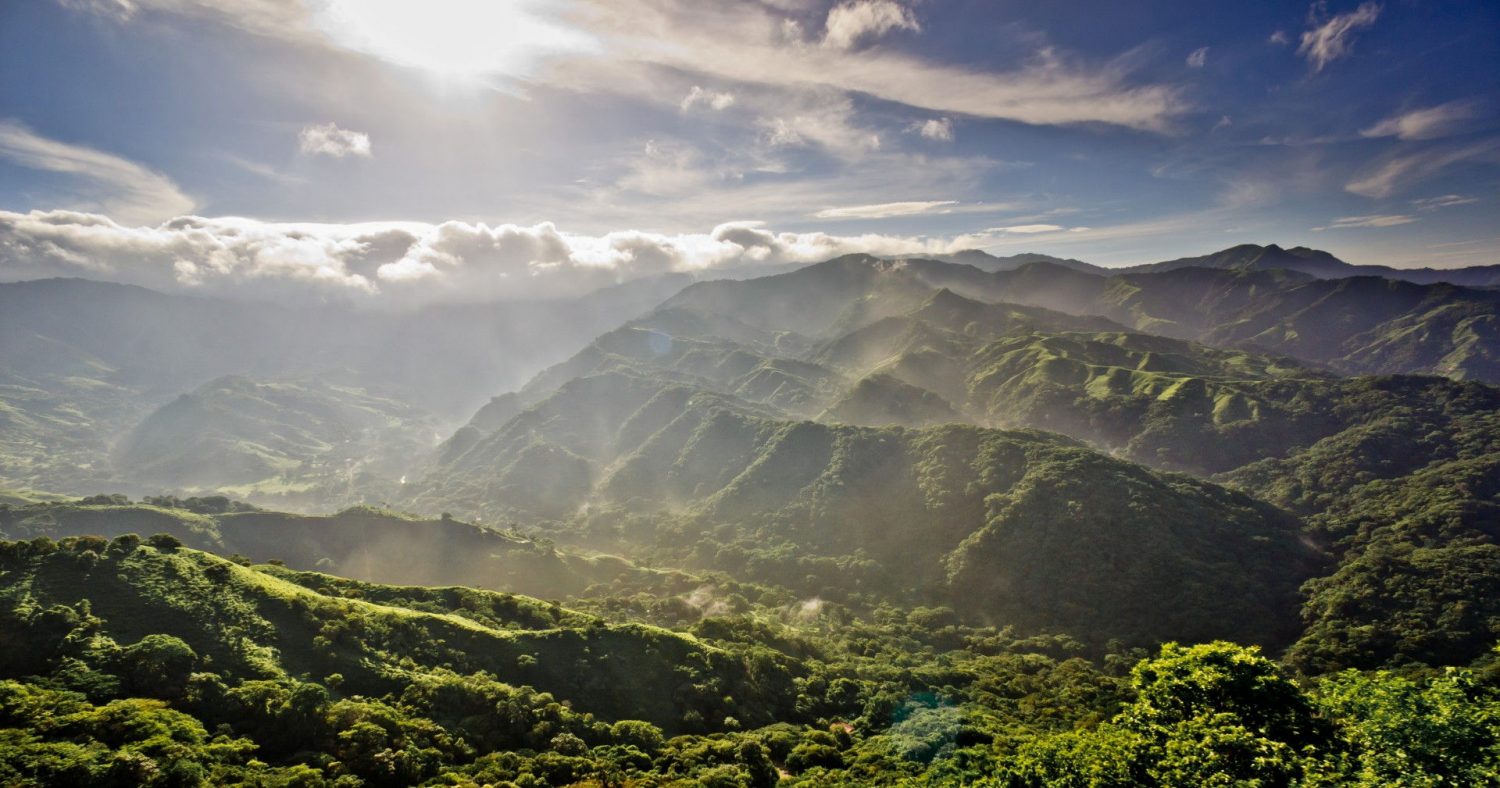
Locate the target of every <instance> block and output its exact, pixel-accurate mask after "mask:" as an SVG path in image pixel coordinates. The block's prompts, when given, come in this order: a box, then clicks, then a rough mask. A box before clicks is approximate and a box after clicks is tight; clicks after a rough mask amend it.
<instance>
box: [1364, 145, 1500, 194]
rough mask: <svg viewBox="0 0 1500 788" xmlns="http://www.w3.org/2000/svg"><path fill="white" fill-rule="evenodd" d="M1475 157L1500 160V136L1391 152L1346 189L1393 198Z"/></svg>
mask: <svg viewBox="0 0 1500 788" xmlns="http://www.w3.org/2000/svg"><path fill="white" fill-rule="evenodd" d="M1471 159H1477V160H1487V161H1500V137H1495V138H1491V139H1486V140H1480V141H1478V142H1474V143H1471V144H1468V145H1459V146H1451V145H1439V146H1438V147H1429V148H1427V149H1425V150H1421V151H1417V152H1415V153H1405V152H1396V153H1393V154H1389V155H1387V156H1385V157H1382V158H1381V159H1379V160H1377V162H1376V163H1375V164H1374V165H1372V166H1370V167H1368V168H1366V170H1365V171H1364V172H1362V173H1361V174H1359V175H1357V176H1355V178H1354V179H1353V180H1350V181H1349V182H1348V183H1346V184H1345V185H1344V190H1345V191H1348V192H1350V193H1352V194H1358V195H1360V196H1361V197H1377V198H1378V197H1389V196H1391V195H1392V194H1395V193H1397V192H1399V191H1401V190H1402V189H1405V188H1408V187H1410V186H1411V185H1413V184H1416V183H1419V182H1421V181H1424V180H1426V179H1428V178H1431V177H1432V176H1434V175H1436V174H1437V173H1439V172H1441V171H1442V170H1445V169H1447V168H1448V167H1450V166H1452V165H1454V164H1457V163H1459V162H1462V161H1468V160H1471Z"/></svg>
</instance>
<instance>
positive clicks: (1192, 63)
mask: <svg viewBox="0 0 1500 788" xmlns="http://www.w3.org/2000/svg"><path fill="white" fill-rule="evenodd" d="M1207 63H1208V47H1198V48H1197V49H1195V50H1193V52H1192V54H1190V55H1188V56H1187V64H1188V68H1203V66H1204V65H1205V64H1207Z"/></svg>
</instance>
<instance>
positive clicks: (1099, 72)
mask: <svg viewBox="0 0 1500 788" xmlns="http://www.w3.org/2000/svg"><path fill="white" fill-rule="evenodd" d="M67 3H68V4H71V5H78V6H83V7H89V8H93V9H96V10H98V11H99V13H101V14H102V15H107V16H111V17H113V18H117V19H125V18H134V17H140V16H146V15H151V14H156V15H176V16H185V17H192V18H197V19H211V20H217V21H219V22H222V23H224V24H228V25H231V26H234V27H238V28H242V29H247V30H251V31H253V32H255V33H257V34H260V35H266V36H274V37H278V38H283V39H294V40H296V41H297V42H299V43H313V44H318V43H321V44H322V45H325V46H328V47H332V48H335V49H339V50H344V51H349V52H356V53H360V54H364V55H368V56H371V57H376V58H380V59H383V60H386V61H388V62H394V63H398V64H402V65H410V66H412V67H421V64H420V63H419V62H417V61H419V60H421V58H420V57H418V56H417V54H416V53H414V52H411V51H408V50H409V49H410V48H411V47H412V46H414V44H413V41H416V40H428V39H434V38H436V39H437V40H441V41H443V42H444V46H441V47H439V46H433V47H430V48H429V49H430V51H428V52H426V57H427V58H428V59H429V60H431V61H432V62H431V63H429V64H428V65H429V66H432V67H434V68H439V70H442V69H441V68H440V67H443V66H444V65H445V64H447V65H448V66H452V67H454V68H457V64H458V63H461V64H463V65H464V67H465V68H468V69H471V70H475V71H478V72H480V73H486V72H485V69H486V68H488V69H490V72H489V73H493V74H495V75H497V76H499V77H515V78H519V79H524V80H527V81H529V82H533V83H537V84H549V85H556V86H560V87H564V88H572V89H586V90H595V91H608V92H645V91H650V90H653V89H655V88H656V85H657V80H656V79H654V77H655V76H656V75H657V74H659V73H660V69H663V68H664V69H669V70H672V71H675V72H679V73H686V74H691V75H695V78H696V79H699V80H700V81H705V82H706V81H709V80H712V81H714V82H717V83H720V84H732V83H743V84H746V85H759V86H762V87H767V88H776V89H781V90H787V91H800V90H805V89H807V88H809V87H815V88H821V89H831V90H835V91H843V92H852V93H862V94H867V95H870V96H875V97H877V98H880V99H884V100H886V101H892V102H897V103H901V104H906V105H909V106H912V107H917V108H920V109H925V110H929V111H933V112H939V113H950V112H951V113H962V114H966V115H972V116H975V117H983V118H1000V119H1006V120H1014V121H1019V122H1022V123H1029V124H1034V125H1055V124H1072V123H1104V124H1111V125H1116V126H1123V127H1128V128H1135V129H1144V130H1151V131H1164V130H1167V129H1168V128H1169V127H1170V125H1171V123H1172V121H1173V119H1174V118H1175V117H1177V116H1178V115H1180V114H1182V113H1183V112H1185V111H1186V110H1187V109H1188V105H1187V102H1186V101H1184V99H1183V98H1182V97H1181V92H1180V89H1179V88H1177V87H1175V86H1171V85H1163V84H1150V83H1145V84H1137V83H1136V80H1134V79H1133V74H1132V73H1131V72H1132V68H1133V65H1134V61H1133V60H1130V59H1129V58H1124V59H1120V60H1115V61H1108V62H1104V63H1102V64H1101V63H1090V62H1084V61H1081V60H1079V59H1078V58H1075V57H1071V56H1069V55H1068V54H1067V53H1064V52H1062V51H1060V50H1057V49H1054V48H1048V47H1043V48H1040V49H1038V50H1037V51H1036V52H1035V56H1034V57H1033V58H1032V60H1031V61H1030V62H1029V63H1027V64H1025V65H1023V66H1020V67H1018V68H1013V69H1009V70H1003V71H995V70H984V69H978V68H972V67H965V66H960V65H951V64H945V63H942V62H938V61H935V60H933V59H931V58H926V57H919V56H916V55H912V54H909V53H902V52H896V51H891V50H889V49H887V48H884V47H861V46H860V45H859V44H860V43H861V42H865V41H868V40H870V39H871V38H872V37H875V36H878V35H883V34H888V33H890V32H891V31H894V30H914V29H917V28H919V25H918V23H917V21H916V19H915V17H914V16H913V15H912V12H911V11H910V9H909V8H908V7H907V6H904V5H901V4H899V3H896V2H894V0H853V1H852V2H844V3H841V4H839V5H836V6H834V8H833V9H832V10H831V11H830V12H829V15H828V18H827V20H826V21H825V24H824V27H825V34H824V35H823V36H821V37H819V38H818V39H816V40H807V39H806V37H805V35H803V34H801V33H798V32H797V31H799V30H800V29H801V27H800V24H799V23H798V20H797V18H796V16H795V15H793V14H790V13H788V12H786V11H784V10H782V9H780V8H777V7H776V4H772V3H746V2H741V0H701V2H693V3H687V2H662V1H660V0H579V1H578V2H576V3H573V4H568V5H567V6H566V13H565V12H564V10H563V8H564V7H563V6H557V7H552V6H547V7H543V6H542V5H540V4H537V3H493V4H478V5H477V7H487V6H489V5H493V6H496V7H503V9H505V10H504V11H503V13H504V14H507V15H509V16H506V19H511V17H515V19H513V20H512V21H513V22H515V24H514V25H510V26H508V27H507V26H494V25H491V26H488V27H486V26H484V25H474V24H472V23H470V22H468V21H467V19H466V16H465V15H464V14H463V13H458V11H457V10H456V9H458V8H460V7H463V8H470V7H476V6H474V4H463V3H458V2H457V0H442V2H438V3H436V4H432V3H423V4H410V5H412V7H413V8H414V9H418V8H419V9H420V10H419V11H418V10H412V11H410V12H408V11H404V10H403V11H401V12H400V13H399V14H395V15H394V16H390V15H385V16H381V15H377V14H376V11H375V10H373V9H375V8H376V6H375V5H374V4H371V5H370V6H369V7H368V8H367V7H366V5H365V4H361V3H357V2H350V1H348V0H340V1H339V2H329V3H322V4H317V5H316V6H315V7H314V10H313V11H310V10H309V8H308V7H306V6H304V5H303V4H302V3H301V2H298V1H297V0H222V2H209V0H67ZM391 5H392V6H400V5H402V4H391ZM122 7H123V8H127V9H129V12H128V13H119V9H120V8H122ZM380 7H381V8H384V5H383V4H382V5H381V6H380ZM335 12H336V13H335ZM380 13H381V14H384V13H385V12H383V11H382V12H380ZM486 13H489V12H486ZM494 13H496V14H501V13H502V12H501V11H495V12H494ZM330 14H332V16H330ZM408 18H410V20H409V22H403V21H402V20H407V19H408ZM330 19H334V20H343V21H344V22H347V23H348V24H346V25H345V24H331V23H330V22H329V20H330ZM413 25H417V26H419V27H420V29H413ZM501 27H504V29H505V30H510V28H511V27H514V28H516V29H518V30H523V29H524V30H531V29H535V30H537V31H540V32H538V35H537V38H536V41H532V40H531V39H529V38H528V39H526V40H519V39H518V40H516V41H512V39H516V37H517V35H519V34H515V33H513V32H507V33H506V34H505V37H504V39H503V40H496V39H495V38H494V36H495V35H498V33H496V32H495V31H496V30H499V29H501ZM360 30H365V31H373V32H371V36H375V35H376V34H377V33H378V34H379V35H378V36H376V37H377V38H379V39H380V40H382V41H386V42H387V44H388V45H380V46H376V45H375V44H372V43H371V42H370V41H367V40H365V39H367V38H370V36H364V37H362V38H361V37H351V36H353V33H351V32H350V31H360ZM726 31H733V34H732V35H731V34H727V32H726ZM419 34H420V35H419ZM485 35H489V36H490V37H489V38H485V37H484V36H485ZM454 37H457V43H454ZM507 42H510V43H511V44H513V46H508V45H507ZM537 42H541V43H537ZM533 44H535V46H533ZM453 48H461V50H462V51H459V52H450V51H449V49H453ZM512 49H515V50H524V51H525V53H526V55H525V57H519V56H518V58H519V61H521V62H516V63H512V62H510V61H509V60H507V59H505V58H500V59H498V60H496V61H495V62H493V63H489V64H488V65H486V63H488V61H486V60H485V59H484V58H485V57H486V56H487V55H486V53H489V55H488V56H495V55H494V53H495V52H497V51H510V50H512ZM396 50H400V51H399V52H398V51H396ZM496 57H498V56H496ZM450 61H457V63H455V62H450ZM643 69H644V71H643ZM680 96H681V94H677V95H676V96H673V97H672V98H671V99H670V101H671V102H672V103H677V102H680V101H681V98H680Z"/></svg>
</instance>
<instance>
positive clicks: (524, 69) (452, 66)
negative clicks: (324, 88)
mask: <svg viewBox="0 0 1500 788" xmlns="http://www.w3.org/2000/svg"><path fill="white" fill-rule="evenodd" d="M560 5H562V4H560V3H556V2H551V3H549V2H546V0H421V1H420V2H416V1H414V0H327V2H324V3H319V4H317V5H315V7H314V9H313V17H314V21H315V24H316V25H317V27H318V29H319V30H320V31H321V32H322V33H323V34H324V35H326V36H327V37H328V38H329V39H330V40H331V41H332V42H334V43H335V44H337V45H339V46H341V47H344V48H347V49H352V50H356V51H361V52H365V53H368V54H371V55H374V56H376V57H378V58H381V59H382V60H386V61H388V62H391V63H395V64H398V65H402V66H407V67H411V68H419V69H423V70H426V71H429V72H432V73H434V74H438V75H441V76H445V77H453V78H479V77H485V76H510V77H526V76H529V75H530V74H531V73H532V70H533V69H534V68H535V67H536V65H537V64H538V62H539V61H540V60H541V59H543V58H545V57H548V56H552V55H559V54H566V53H576V52H586V51H590V50H592V49H593V48H594V47H595V42H594V41H593V39H592V38H590V37H589V36H588V35H587V34H585V33H584V32H582V31H580V30H578V29H576V28H573V27H569V26H568V25H567V23H566V22H565V21H563V20H561V19H559V18H558V17H559V13H558V12H559V11H560V10H561V9H560V7H559V6H560Z"/></svg>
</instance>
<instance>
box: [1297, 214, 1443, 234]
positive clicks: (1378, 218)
mask: <svg viewBox="0 0 1500 788" xmlns="http://www.w3.org/2000/svg"><path fill="white" fill-rule="evenodd" d="M1415 221H1417V217H1415V216H1410V215H1407V214H1379V215H1374V216H1340V217H1339V218H1337V219H1334V220H1333V221H1332V222H1329V223H1328V224H1327V225H1325V226H1323V227H1314V228H1312V231H1313V232H1315V233H1318V232H1323V231H1324V230H1360V229H1369V228H1374V227H1398V226H1400V225H1403V224H1411V223H1412V222H1415Z"/></svg>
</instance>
